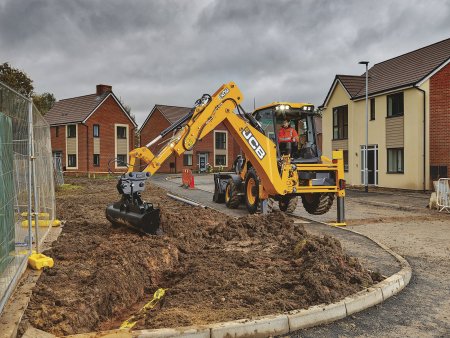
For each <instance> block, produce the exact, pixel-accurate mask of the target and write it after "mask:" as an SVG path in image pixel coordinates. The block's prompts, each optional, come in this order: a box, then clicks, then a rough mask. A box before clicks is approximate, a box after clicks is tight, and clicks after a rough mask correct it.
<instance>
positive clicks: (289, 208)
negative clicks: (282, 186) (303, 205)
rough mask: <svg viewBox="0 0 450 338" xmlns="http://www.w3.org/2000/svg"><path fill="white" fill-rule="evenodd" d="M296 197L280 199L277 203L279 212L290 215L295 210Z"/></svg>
mask: <svg viewBox="0 0 450 338" xmlns="http://www.w3.org/2000/svg"><path fill="white" fill-rule="evenodd" d="M297 204H298V196H291V197H282V198H281V200H279V201H278V207H279V208H280V210H281V211H284V212H289V213H292V212H294V211H295V209H296V208H297Z"/></svg>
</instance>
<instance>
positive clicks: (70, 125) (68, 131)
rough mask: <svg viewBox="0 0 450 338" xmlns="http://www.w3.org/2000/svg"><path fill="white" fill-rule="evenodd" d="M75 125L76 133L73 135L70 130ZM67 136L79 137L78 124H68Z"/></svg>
mask: <svg viewBox="0 0 450 338" xmlns="http://www.w3.org/2000/svg"><path fill="white" fill-rule="evenodd" d="M72 127H73V130H74V134H73V135H71V133H70V130H71V128H72ZM67 138H77V125H76V124H68V125H67Z"/></svg>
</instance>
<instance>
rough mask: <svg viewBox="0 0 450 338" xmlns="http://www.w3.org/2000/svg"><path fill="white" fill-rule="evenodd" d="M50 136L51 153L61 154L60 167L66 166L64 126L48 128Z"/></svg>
mask: <svg viewBox="0 0 450 338" xmlns="http://www.w3.org/2000/svg"><path fill="white" fill-rule="evenodd" d="M57 128H58V130H59V131H58V137H56V129H57ZM50 135H51V142H52V151H53V152H55V151H60V152H62V165H63V167H64V166H65V165H66V126H56V127H50Z"/></svg>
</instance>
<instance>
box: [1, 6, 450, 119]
mask: <svg viewBox="0 0 450 338" xmlns="http://www.w3.org/2000/svg"><path fill="white" fill-rule="evenodd" d="M449 19H450V18H449V2H448V1H427V2H420V1H418V0H411V1H406V0H403V1H396V2H395V3H392V2H391V1H387V0H383V1H376V2H375V1H357V0H353V1H325V0H320V1H313V0H308V1H288V0H281V1H268V0H249V1H223V0H222V1H219V0H195V1H192V0H190V1H182V0H179V1H176V0H169V1H164V0H161V1H130V2H126V1H87V0H86V1H80V0H75V1H68V0H67V1H51V0H48V1H47V0H31V1H25V0H10V1H4V0H3V1H2V0H0V46H1V48H0V61H1V62H4V61H8V62H10V63H11V64H13V65H14V66H15V67H19V68H21V69H24V70H25V71H26V72H27V73H28V74H29V75H30V76H31V77H32V78H33V80H34V83H35V87H36V90H38V91H50V92H53V93H55V95H56V97H57V98H58V99H61V98H65V97H72V96H76V95H84V94H88V93H91V92H93V90H94V86H95V84H97V83H108V84H111V85H113V89H114V91H115V92H116V93H117V95H118V96H120V97H121V98H122V99H123V101H124V102H125V103H126V104H127V105H129V106H131V108H132V112H133V113H135V114H136V115H137V118H138V121H139V122H142V121H143V120H144V119H145V117H146V115H147V114H148V112H149V111H150V109H151V108H152V106H153V105H154V104H156V103H160V104H169V105H170V104H173V105H187V106H189V105H191V104H192V103H193V102H194V100H195V99H196V98H197V97H198V96H200V95H201V94H202V93H204V92H214V91H215V90H216V89H217V87H218V86H220V85H221V84H222V83H223V82H227V81H230V80H233V81H236V82H237V84H238V85H239V86H240V87H241V89H242V91H243V93H244V96H245V97H246V101H245V103H244V107H246V108H248V109H250V108H252V106H253V98H256V102H257V104H261V105H262V104H266V103H268V102H271V101H274V100H292V101H310V102H312V103H314V104H316V105H318V104H321V103H322V101H323V99H324V96H325V95H326V93H327V91H328V89H329V86H330V85H331V81H332V80H333V78H334V76H335V74H337V73H339V74H361V73H363V71H364V70H363V69H362V68H361V66H360V65H358V64H357V62H358V61H359V60H360V59H362V58H368V59H369V60H370V62H371V64H373V63H375V62H380V61H382V60H384V59H387V58H390V57H393V56H396V55H398V54H401V53H404V52H408V51H410V50H413V49H416V48H420V47H422V46H425V45H427V44H430V43H433V42H437V41H439V40H442V39H445V38H448V37H449V35H450V34H449V33H450V31H449V26H448V22H449V21H450V20H449Z"/></svg>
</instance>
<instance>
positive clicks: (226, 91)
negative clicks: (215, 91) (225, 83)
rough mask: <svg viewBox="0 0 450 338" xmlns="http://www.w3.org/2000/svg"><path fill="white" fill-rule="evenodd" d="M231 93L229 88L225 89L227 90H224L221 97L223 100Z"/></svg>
mask: <svg viewBox="0 0 450 338" xmlns="http://www.w3.org/2000/svg"><path fill="white" fill-rule="evenodd" d="M229 92H230V90H229V89H228V88H227V87H225V89H224V90H222V92H221V93H220V94H219V97H220V98H221V99H223V98H224V97H225V96H226V95H227V94H228V93H229Z"/></svg>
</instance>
